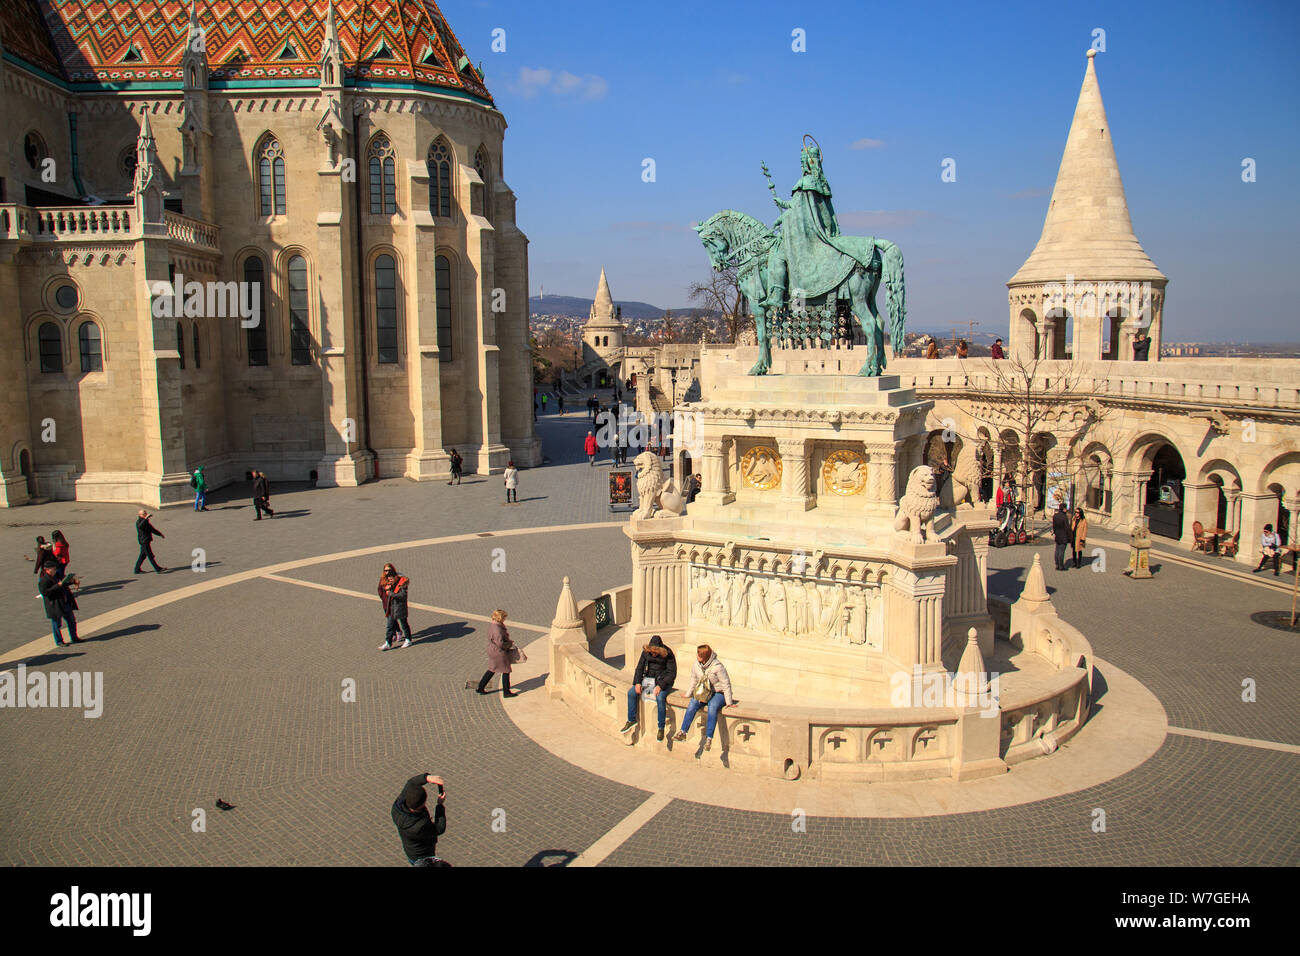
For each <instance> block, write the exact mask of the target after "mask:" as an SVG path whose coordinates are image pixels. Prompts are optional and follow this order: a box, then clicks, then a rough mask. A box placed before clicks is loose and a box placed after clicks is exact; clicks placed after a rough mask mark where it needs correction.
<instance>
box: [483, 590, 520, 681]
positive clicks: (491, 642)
mask: <svg viewBox="0 0 1300 956" xmlns="http://www.w3.org/2000/svg"><path fill="white" fill-rule="evenodd" d="M506 616H507V615H506V612H505V611H503V610H501V609H500V608H497V609H496V610H495V611H493V612H492V621H491V623H490V624H488V669H487V670H485V671H484V672H483V676H482V678H480V679H479V682H478V692H479V693H480V694H486V693H487V685H488V681H490V680H491V679H492V675H493V674H500V675H501V696H502V697H518V696H519V694H518V693H517V692H516V691H512V690H511V689H510V665H511V664H518V663H519V662H520V661H525V660H527V659H528V658H526V657H525V656H524V652H523V651H522V650H521V649H520V648H519V646H518V645H516V644H515V642H514V641H512V640H510V632H509V631H508V630H506Z"/></svg>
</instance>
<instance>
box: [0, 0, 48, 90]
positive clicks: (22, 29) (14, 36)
mask: <svg viewBox="0 0 1300 956" xmlns="http://www.w3.org/2000/svg"><path fill="white" fill-rule="evenodd" d="M0 43H3V44H4V48H5V50H6V51H8V52H9V53H11V54H13V55H14V56H16V57H18V58H19V59H20V60H23V61H24V62H26V63H30V64H31V65H32V66H34V67H37V68H39V69H41V70H44V71H45V72H46V73H49V74H51V75H53V76H59V77H61V76H63V69H62V68H61V67H60V66H59V58H58V56H56V55H55V53H54V47H53V45H51V43H50V35H49V33H47V32H46V30H45V22H44V21H43V20H42V19H41V13H40V10H39V8H38V7H37V4H36V0H4V2H0Z"/></svg>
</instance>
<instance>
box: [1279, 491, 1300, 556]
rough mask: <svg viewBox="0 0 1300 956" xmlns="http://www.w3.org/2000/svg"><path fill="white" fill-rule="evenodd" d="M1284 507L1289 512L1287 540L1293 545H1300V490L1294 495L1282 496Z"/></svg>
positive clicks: (1287, 542)
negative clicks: (1299, 524)
mask: <svg viewBox="0 0 1300 956" xmlns="http://www.w3.org/2000/svg"><path fill="white" fill-rule="evenodd" d="M1282 507H1283V508H1285V509H1286V512H1287V538H1288V540H1287V541H1286V542H1285V543H1286V544H1288V545H1290V546H1291V547H1297V546H1300V527H1297V523H1300V492H1297V493H1296V494H1294V495H1283V496H1282Z"/></svg>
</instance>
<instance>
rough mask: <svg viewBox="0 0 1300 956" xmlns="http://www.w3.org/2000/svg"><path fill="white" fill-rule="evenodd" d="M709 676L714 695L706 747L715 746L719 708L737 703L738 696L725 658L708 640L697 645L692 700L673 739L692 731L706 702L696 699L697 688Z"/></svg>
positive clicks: (710, 709)
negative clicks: (719, 657)
mask: <svg viewBox="0 0 1300 956" xmlns="http://www.w3.org/2000/svg"><path fill="white" fill-rule="evenodd" d="M705 677H707V678H708V680H709V686H710V687H712V688H713V696H712V697H710V698H709V701H708V718H707V720H706V722H705V725H704V749H705V750H711V749H712V748H713V732H714V730H716V729H717V727H718V712H719V711H721V710H722V708H723V707H724V706H726V707H732V706H734V705H735V703H736V699H735V698H734V697H732V696H731V678H730V677H728V676H727V669H726V668H725V667H723V666H722V661H720V660H718V655H717V654H715V653H713V648H711V647H709V645H708V644H701V645H700V646H699V647H697V648H696V649H695V665H694V666H693V667H692V668H691V685H690V686H691V690H690V693H691V694H692V696H691V702H690V703H689V704H687V705H686V715H685V717H683V718H682V728H681V730H679V731H677V733H676V734H675V735H674V736H673V740H676V741H679V742H680V741H683V740H685V739H686V735H687V734H688V733H689V732H690V729H691V723H692V721H694V720H695V714H696V712H697V711H699V709H700V707H701V706H702V704H701V702H700V701H698V700H696V699H695V696H694V690H695V688H696V686H697V685H698V684H699V683H700V681H701V680H702V679H703V678H705Z"/></svg>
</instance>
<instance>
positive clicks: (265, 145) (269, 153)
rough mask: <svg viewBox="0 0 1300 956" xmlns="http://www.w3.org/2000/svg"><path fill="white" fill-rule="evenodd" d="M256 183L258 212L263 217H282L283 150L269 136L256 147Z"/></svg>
mask: <svg viewBox="0 0 1300 956" xmlns="http://www.w3.org/2000/svg"><path fill="white" fill-rule="evenodd" d="M257 181H258V184H259V185H260V187H261V204H260V206H259V212H260V213H261V214H262V215H263V216H283V215H284V150H283V149H281V148H280V141H279V140H278V139H276V138H275V137H274V136H271V135H270V134H267V135H266V136H264V137H263V138H262V142H261V143H260V144H259V145H258V147H257Z"/></svg>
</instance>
